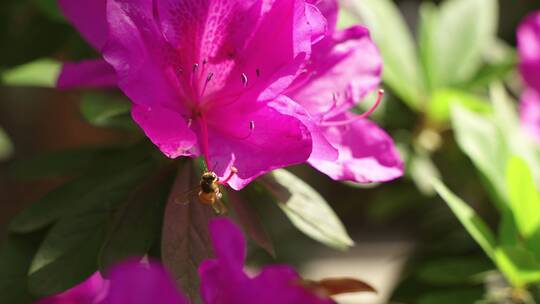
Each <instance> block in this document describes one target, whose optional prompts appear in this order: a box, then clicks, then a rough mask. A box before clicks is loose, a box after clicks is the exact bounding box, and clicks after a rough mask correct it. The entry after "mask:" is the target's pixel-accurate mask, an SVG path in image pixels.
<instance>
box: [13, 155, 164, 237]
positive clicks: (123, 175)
mask: <svg viewBox="0 0 540 304" xmlns="http://www.w3.org/2000/svg"><path fill="white" fill-rule="evenodd" d="M133 149H134V150H135V149H136V148H133ZM135 152H136V151H135ZM147 157H148V156H147V155H138V152H137V153H135V154H133V155H130V154H129V153H122V159H118V158H113V159H112V160H113V161H112V162H111V163H105V162H104V163H102V164H101V165H102V166H99V167H97V169H96V172H91V173H89V174H86V175H84V176H82V177H80V178H77V179H75V180H73V181H71V182H68V183H66V184H65V185H63V186H61V187H60V188H58V189H55V190H53V191H51V192H50V193H48V194H47V195H45V197H43V198H42V199H41V200H40V201H38V202H35V203H34V204H32V205H30V207H29V208H27V209H26V210H24V211H23V212H21V213H20V214H19V215H17V216H16V217H15V219H14V220H13V221H12V222H11V224H10V227H9V228H10V231H12V232H15V233H28V232H32V231H36V230H39V229H42V228H45V227H47V226H49V225H50V224H52V223H54V222H55V221H57V220H58V219H60V218H61V217H64V216H68V215H69V214H72V213H73V212H74V211H75V212H76V211H77V210H79V208H83V207H85V206H89V205H95V204H103V203H105V202H108V201H115V200H119V199H121V198H122V197H123V196H124V195H125V194H126V193H127V192H129V190H131V188H132V187H133V186H134V185H135V184H136V183H137V182H138V181H139V180H141V179H142V178H143V177H144V176H146V174H148V172H149V171H150V170H151V169H152V168H154V165H155V164H154V162H153V161H151V160H148V159H147ZM145 158H146V161H145Z"/></svg>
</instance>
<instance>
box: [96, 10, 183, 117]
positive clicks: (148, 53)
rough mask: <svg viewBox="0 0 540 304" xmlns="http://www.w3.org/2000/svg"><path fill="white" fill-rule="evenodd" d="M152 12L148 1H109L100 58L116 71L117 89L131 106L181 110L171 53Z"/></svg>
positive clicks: (179, 89) (179, 90)
mask: <svg viewBox="0 0 540 304" xmlns="http://www.w3.org/2000/svg"><path fill="white" fill-rule="evenodd" d="M152 12H153V10H152V1H150V0H137V1H122V0H109V1H108V2H107V21H108V24H109V40H108V41H107V45H106V46H105V48H104V49H103V56H104V58H105V60H106V61H107V62H108V63H109V64H111V65H112V66H113V67H114V69H115V70H116V72H117V75H118V85H119V87H120V88H121V89H122V91H124V93H125V94H126V95H127V96H129V97H130V98H131V100H132V101H133V102H134V103H136V104H141V105H147V106H156V105H167V106H169V107H171V108H174V109H177V110H178V111H183V110H185V108H182V107H181V103H180V102H178V101H179V99H180V97H179V94H180V92H181V88H180V87H179V86H178V84H177V82H176V79H175V77H176V76H175V73H176V72H175V71H174V67H173V62H172V60H173V59H172V57H171V56H170V55H171V53H170V52H171V50H170V48H169V47H168V45H167V43H166V42H165V41H164V39H163V35H162V33H161V32H160V29H159V28H158V26H157V24H156V22H155V20H154V16H153V14H152ZM175 107H176V108H175Z"/></svg>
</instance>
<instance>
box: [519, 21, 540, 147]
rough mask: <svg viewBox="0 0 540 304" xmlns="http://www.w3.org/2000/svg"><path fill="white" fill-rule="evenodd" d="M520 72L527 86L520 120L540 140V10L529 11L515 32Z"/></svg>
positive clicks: (522, 98) (527, 130) (523, 96)
mask: <svg viewBox="0 0 540 304" xmlns="http://www.w3.org/2000/svg"><path fill="white" fill-rule="evenodd" d="M517 39H518V50H519V58H520V65H519V68H520V72H521V76H522V77H523V80H524V82H525V84H526V86H527V88H526V90H525V92H524V93H523V95H522V96H521V107H520V110H521V122H522V125H523V127H524V129H525V130H526V132H527V133H528V134H530V135H531V137H533V138H534V139H535V140H537V141H538V142H540V11H538V12H534V13H531V14H530V15H529V16H527V17H526V18H525V19H524V20H523V21H522V23H521V25H520V26H519V29H518V32H517Z"/></svg>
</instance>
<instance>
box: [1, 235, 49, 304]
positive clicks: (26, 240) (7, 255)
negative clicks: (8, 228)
mask: <svg viewBox="0 0 540 304" xmlns="http://www.w3.org/2000/svg"><path fill="white" fill-rule="evenodd" d="M42 237H43V236H42V235H40V234H34V235H17V236H14V235H11V236H9V238H8V239H7V241H6V242H5V243H4V244H3V245H2V248H1V249H0V269H2V271H0V303H20V304H26V303H28V304H30V303H32V302H33V299H32V297H31V295H30V291H29V290H28V277H27V273H28V269H29V267H30V263H31V262H32V257H33V256H34V254H35V253H36V251H37V249H38V246H39V242H40V241H41V238H42Z"/></svg>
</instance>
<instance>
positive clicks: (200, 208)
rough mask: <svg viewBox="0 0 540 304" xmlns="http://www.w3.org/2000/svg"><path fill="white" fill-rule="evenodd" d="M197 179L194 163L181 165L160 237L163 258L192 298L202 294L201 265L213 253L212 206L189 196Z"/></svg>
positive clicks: (177, 280) (179, 283) (176, 279)
mask: <svg viewBox="0 0 540 304" xmlns="http://www.w3.org/2000/svg"><path fill="white" fill-rule="evenodd" d="M198 182H199V178H198V177H196V176H195V172H194V168H193V165H192V164H191V163H186V164H184V165H182V167H181V168H180V170H179V171H178V175H177V176H176V180H175V181H174V184H173V188H172V190H171V192H170V194H169V199H168V202H167V207H166V208H165V218H164V222H163V230H162V238H161V260H162V262H163V264H164V265H165V266H166V267H167V269H168V270H169V271H170V273H171V275H172V276H173V278H174V279H175V281H176V283H177V286H178V288H181V290H183V291H184V292H185V293H186V294H188V295H189V297H190V298H191V299H192V301H195V300H196V299H197V298H198V297H199V295H198V294H199V292H198V291H199V290H198V286H199V277H198V267H199V264H200V262H201V261H202V260H203V259H205V258H208V257H210V256H212V255H213V249H212V244H211V241H210V235H209V232H208V221H209V220H210V219H211V218H212V217H214V213H213V211H212V208H211V207H210V206H206V205H203V204H201V203H200V202H199V201H198V198H197V196H196V195H195V196H193V195H188V193H189V192H190V191H191V190H192V189H194V188H195V187H197V185H198ZM194 303H196V302H194Z"/></svg>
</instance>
